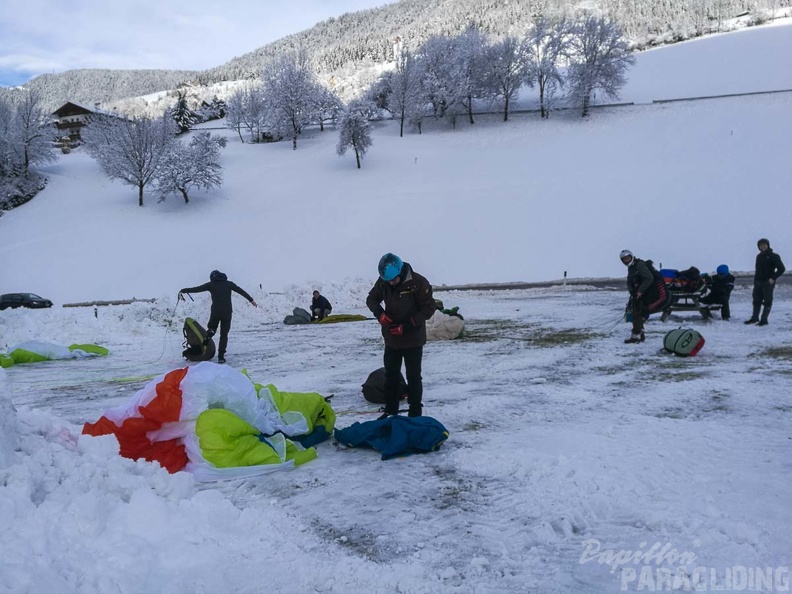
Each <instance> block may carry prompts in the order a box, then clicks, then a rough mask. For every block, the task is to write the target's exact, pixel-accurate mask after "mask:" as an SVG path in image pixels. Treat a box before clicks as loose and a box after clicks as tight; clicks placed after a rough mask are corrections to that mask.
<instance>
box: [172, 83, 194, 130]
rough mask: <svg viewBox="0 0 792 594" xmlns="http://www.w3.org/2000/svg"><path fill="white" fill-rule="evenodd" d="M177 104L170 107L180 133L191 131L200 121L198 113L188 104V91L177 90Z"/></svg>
mask: <svg viewBox="0 0 792 594" xmlns="http://www.w3.org/2000/svg"><path fill="white" fill-rule="evenodd" d="M177 93H178V98H177V99H176V105H174V106H173V107H172V108H171V109H170V116H171V117H172V118H173V121H174V122H176V126H177V127H178V128H179V132H180V133H182V134H183V133H185V132H189V131H190V130H191V129H192V127H193V126H194V125H195V124H197V123H198V122H199V121H200V118H199V117H198V115H197V114H196V113H195V112H194V111H193V110H192V109H190V106H189V105H187V92H186V91H184V92H182V91H177Z"/></svg>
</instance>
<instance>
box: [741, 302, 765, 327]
mask: <svg viewBox="0 0 792 594" xmlns="http://www.w3.org/2000/svg"><path fill="white" fill-rule="evenodd" d="M759 307H761V306H759V305H754V306H753V313H752V314H751V318H750V319H748V320H745V322H744V323H746V324H756V322H758V321H759Z"/></svg>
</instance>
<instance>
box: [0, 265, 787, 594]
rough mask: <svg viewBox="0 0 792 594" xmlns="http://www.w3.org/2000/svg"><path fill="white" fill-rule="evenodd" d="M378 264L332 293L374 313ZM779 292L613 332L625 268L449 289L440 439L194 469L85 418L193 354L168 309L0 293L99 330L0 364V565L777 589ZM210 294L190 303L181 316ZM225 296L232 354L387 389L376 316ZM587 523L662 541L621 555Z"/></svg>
mask: <svg viewBox="0 0 792 594" xmlns="http://www.w3.org/2000/svg"><path fill="white" fill-rule="evenodd" d="M416 268H417V266H416ZM367 288H368V287H367V286H362V285H361V286H354V287H347V289H346V292H342V291H343V289H341V288H340V287H336V288H334V291H335V292H334V293H330V292H329V291H328V294H330V295H335V296H336V302H337V303H338V305H337V307H338V308H339V309H338V311H343V312H348V313H365V312H364V311H363V310H362V309H361V307H360V296H361V294H362V292H363V291H364V290H365V289H367ZM791 293H792V292H790V291H789V290H788V289H787V287H780V288H779V291H778V296H777V303H778V305H777V307H776V309H775V310H774V312H773V316H772V318H771V321H772V322H773V323H772V324H771V325H770V326H768V327H766V328H756V327H755V326H744V325H743V324H742V323H740V321H739V320H741V319H742V318H743V316H747V315H748V313H749V302H748V301H749V297H750V295H749V291H748V290H744V289H737V290H735V294H734V297H733V299H732V301H733V304H732V310H733V316H734V321H732V322H722V321H720V320H717V319H716V320H715V321H712V322H704V321H702V320H700V318H698V316H697V315H692V316H684V317H683V316H673V317H672V319H671V320H669V322H667V323H665V324H663V323H661V322H659V321H651V322H650V323H649V324H648V326H647V334H648V336H647V342H646V343H644V344H641V345H637V346H634V345H624V344H623V343H622V339H623V338H624V337H625V336H626V335H627V333H628V328H627V325H626V324H624V323H622V322H619V321H618V318H619V315H620V312H621V310H622V308H623V306H624V301H625V296H624V294H623V293H621V292H614V291H598V290H588V291H587V290H566V289H552V290H528V291H504V292H482V293H475V292H473V293H471V292H453V293H443V292H440V293H438V295H437V296H438V297H440V298H442V299H443V300H444V302H445V303H446V305H447V306H454V305H456V306H459V307H460V311H461V313H463V315H465V317H466V319H467V320H468V326H467V337H466V338H465V339H463V340H460V341H453V342H443V343H430V344H429V345H428V346H427V347H426V349H425V357H424V377H425V403H426V409H425V410H426V414H429V415H432V416H434V417H435V418H437V419H439V420H441V421H442V422H443V423H444V424H445V425H446V427H447V428H448V430H449V432H450V434H451V437H450V439H449V440H448V441H447V442H446V444H445V445H443V447H442V448H441V449H440V450H439V451H438V452H436V453H432V454H427V455H423V456H412V457H408V458H403V459H398V460H393V461H390V462H381V461H380V459H379V454H378V453H377V452H374V451H367V450H346V449H342V448H340V447H339V446H337V445H335V444H333V443H331V442H325V443H323V444H321V445H320V446H319V447H318V452H319V457H318V459H317V460H315V461H313V462H310V463H308V464H306V465H304V466H301V467H299V468H297V469H295V470H287V471H283V472H280V473H275V474H270V475H267V476H265V477H261V478H258V479H254V480H245V481H235V482H231V483H225V484H203V485H194V484H193V482H192V480H191V477H190V476H189V475H186V473H179V474H177V475H168V474H167V473H165V472H164V471H162V470H160V469H158V468H155V467H153V466H152V465H151V464H148V463H145V462H141V463H135V462H132V461H129V460H125V459H121V458H118V457H117V456H115V455H114V454H113V443H112V442H113V440H112V439H111V438H110V439H96V438H85V437H82V438H78V437H77V436H78V434H79V431H80V428H81V424H82V423H83V422H84V421H93V420H96V418H98V417H99V416H100V415H101V414H102V412H103V411H104V410H105V409H106V408H107V407H108V406H112V405H116V404H120V403H122V402H125V401H126V399H128V398H129V397H130V396H131V395H132V394H133V393H134V392H135V390H137V389H139V388H140V387H142V385H143V383H144V382H145V380H144V379H141V378H142V377H145V376H149V375H153V374H159V373H163V372H165V371H168V370H170V369H172V368H175V367H179V366H181V365H182V362H181V357H180V350H181V342H180V336H179V335H178V332H177V331H176V332H174V331H170V332H168V331H167V330H166V327H165V326H164V325H163V323H164V322H165V321H167V320H168V319H169V317H170V315H171V314H172V310H165V309H164V308H162V306H161V305H159V304H158V305H157V306H156V307H154V308H153V310H152V309H151V308H150V307H149V306H148V304H145V305H140V304H138V305H132V306H118V307H111V308H102V309H100V312H99V318H98V319H95V318H94V317H93V313H92V312H91V311H90V310H89V309H71V310H66V309H64V310H60V311H59V310H51V311H39V312H23V311H13V312H5V313H6V314H10V317H11V318H12V321H13V322H19V323H18V324H17V326H19V327H22V326H27V329H26V330H25V331H23V332H20V335H19V338H20V339H24V338H26V337H27V336H37V337H42V336H47V337H52V340H61V341H65V340H67V337H71V338H75V339H80V340H93V341H96V342H99V343H100V344H104V345H105V346H108V347H109V348H110V350H111V355H110V357H109V358H108V359H105V360H82V361H64V362H51V363H45V364H39V365H28V366H14V367H11V368H10V369H8V370H6V372H5V373H4V374H2V375H4V376H5V378H6V388H7V389H9V388H10V391H11V396H12V398H13V401H14V402H15V404H16V405H17V407H18V408H19V409H20V412H19V415H18V422H17V430H18V433H19V443H20V446H21V451H19V452H16V453H15V454H14V461H13V463H12V464H11V466H10V467H8V468H6V469H5V470H2V471H0V476H2V477H3V484H4V485H5V486H4V487H3V488H2V490H0V505H2V507H3V513H2V514H0V518H2V520H0V522H2V525H3V530H2V531H0V551H2V553H3V554H2V556H0V568H2V571H0V576H2V577H0V588H5V589H6V591H11V592H55V591H58V592H114V591H117V592H125V593H137V592H140V593H143V592H151V591H159V592H251V593H253V592H294V593H298V592H426V593H430V592H465V593H467V592H618V591H625V590H626V591H640V590H639V588H638V586H639V585H640V584H643V588H642V591H658V590H660V591H667V590H668V589H669V588H664V587H662V584H663V583H664V582H663V581H662V580H663V579H664V577H663V576H664V575H665V572H670V575H671V576H672V578H675V579H677V580H678V582H677V584H678V585H679V586H680V587H679V588H677V589H678V590H680V591H685V587H684V585H685V584H686V583H687V584H691V583H695V582H694V580H697V582H698V583H699V585H702V584H703V585H706V586H707V591H709V590H713V589H714V587H713V586H716V585H720V586H723V585H725V583H726V580H727V576H728V577H729V579H731V576H732V575H737V576H739V575H741V574H740V573H739V572H740V571H742V569H741V568H745V571H746V572H747V571H748V568H750V571H751V572H752V573H751V575H752V576H754V575H755V573H756V571H759V569H761V571H762V572H763V573H762V575H763V576H764V575H765V574H766V572H767V568H772V571H771V574H770V577H771V579H772V580H774V581H773V582H772V583H773V584H774V587H775V588H776V589H775V590H769V591H787V590H784V589H783V587H785V586H784V584H788V579H789V573H788V571H786V570H785V569H783V568H785V567H789V564H790V558H789V551H790V550H792V533H791V532H790V530H789V528H790V526H792V508H790V506H789V497H788V487H789V472H790V455H789V454H790V453H791V452H792V441H790V439H791V438H792V434H791V433H790V430H789V427H790V424H789V416H790V414H792V400H790V390H789V388H790V375H789V365H790V360H792V347H791V346H790V344H789V340H788V336H789V329H790V327H792V294H791ZM254 297H255V298H256V299H257V300H258V301H259V302H260V303H261V302H262V301H263V302H272V301H277V300H280V301H281V302H283V303H286V302H289V300H290V298H291V296H269V297H267V296H264V295H259V294H257V293H256V292H255V291H254ZM240 301H241V300H240ZM206 305H207V304H206V303H201V302H197V303H195V304H192V303H191V304H190V305H189V306H188V307H187V309H181V308H182V307H184V306H183V305H180V306H179V309H178V310H177V313H178V317H179V320H180V319H181V316H182V315H184V314H195V315H198V316H199V318H200V316H201V313H202V312H205V310H206ZM171 307H172V304H171ZM152 313H153V317H154V318H155V321H154V322H149V321H148V320H147V318H148V316H149V314H152ZM5 317H8V316H5ZM716 317H717V316H716ZM200 319H202V318H200ZM234 321H235V327H234V329H232V333H231V340H230V346H229V364H231V365H233V366H234V367H237V368H240V369H241V368H246V369H248V370H249V372H250V374H251V376H252V377H253V378H254V379H257V380H259V381H261V380H265V381H267V382H272V383H274V384H275V385H276V386H278V387H279V388H281V389H287V390H295V391H314V390H318V391H320V392H321V393H323V394H325V395H328V394H334V395H335V396H334V397H333V399H332V403H333V406H334V408H335V409H336V410H337V411H338V413H339V416H338V421H337V426H339V427H346V426H348V425H350V424H351V423H353V422H355V421H363V420H368V419H371V418H374V417H375V416H376V415H374V414H361V411H365V410H372V411H373V410H376V407H375V406H374V405H369V404H367V403H366V402H365V400H364V399H363V398H362V395H361V394H360V384H361V383H362V382H363V381H364V380H365V378H366V376H367V375H368V373H369V372H370V371H372V370H373V369H375V368H377V367H378V366H380V364H381V363H380V361H381V350H382V348H381V344H380V339H379V337H378V327H377V325H376V323H375V322H374V321H365V322H354V323H347V324H337V325H331V326H308V327H305V326H285V325H283V324H281V323H280V320H279V319H277V318H276V314H275V313H273V312H272V311H269V310H268V309H267V308H264V311H260V310H255V309H253V308H251V307H248V306H246V305H245V304H244V303H241V304H238V306H237V315H236V317H235V320H234ZM678 323H684V324H688V325H693V326H694V327H696V328H698V329H699V330H700V331H701V332H702V333H703V334H704V336H705V337H706V339H707V344H706V345H705V347H704V349H703V351H702V352H701V353H700V354H699V356H697V357H695V358H691V359H681V358H676V357H674V356H670V355H666V354H661V353H659V349H660V347H661V343H662V336H663V334H664V333H665V332H666V331H667V330H668V329H670V328H673V327H675V326H676V324H678ZM4 422H5V423H7V417H5V421H4ZM3 429H4V431H3V433H4V434H7V433H8V427H7V426H6V427H4V428H3ZM0 460H2V458H0ZM597 547H600V550H599V552H600V553H604V552H605V551H606V550H612V551H613V552H614V553H619V552H624V551H628V552H629V551H632V552H636V551H637V552H642V553H646V552H647V551H649V550H654V554H653V556H652V555H649V554H645V555H644V556H642V557H641V558H640V559H639V560H638V561H637V562H632V561H625V560H622V561H621V562H619V561H613V560H607V558H606V557H603V556H595V555H594V554H593V553H594V552H595V551H597V550H598V549H597ZM652 547H654V549H652ZM663 547H665V548H663ZM672 549H673V551H676V552H677V553H676V554H677V555H686V556H685V557H682V558H680V559H678V558H677V557H676V556H674V553H673V551H672ZM661 551H662V552H661ZM606 561H607V562H606ZM696 568H704V569H706V571H705V572H703V570H699V572H698V573H696V572H695V570H696ZM735 568H737V569H735ZM757 568H759V569H757ZM611 569H613V571H611ZM735 571H736V572H737V573H735ZM631 572H634V573H631ZM702 572H703V573H702ZM747 575H748V574H747V573H746V576H747ZM680 576H681V577H680ZM776 578H777V579H776ZM746 579H747V577H746ZM752 579H754V580H755V579H756V578H752ZM713 580H714V581H713ZM779 580H780V581H779ZM784 580H787V581H784ZM752 583H754V582H752ZM652 584H653V585H654V586H653V588H654V589H650V588H649V585H652ZM746 584H747V582H746ZM622 586H624V588H622ZM691 587H692V586H691ZM691 587H688V589H687V590H688V591H689V590H690V589H691ZM745 589H746V590H747V588H745ZM730 591H731V590H730ZM734 591H737V590H734ZM765 591H768V590H767V589H765Z"/></svg>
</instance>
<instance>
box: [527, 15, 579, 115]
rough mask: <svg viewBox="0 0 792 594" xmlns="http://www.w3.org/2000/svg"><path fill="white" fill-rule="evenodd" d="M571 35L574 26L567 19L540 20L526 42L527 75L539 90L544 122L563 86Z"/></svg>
mask: <svg viewBox="0 0 792 594" xmlns="http://www.w3.org/2000/svg"><path fill="white" fill-rule="evenodd" d="M571 34H572V24H571V23H570V22H569V21H567V20H566V19H563V18H562V19H560V20H557V21H555V22H552V21H550V19H548V18H547V17H545V16H540V17H538V18H536V19H535V20H534V24H533V27H532V28H531V31H530V32H529V33H528V36H527V38H526V40H525V45H524V48H525V57H526V66H527V75H528V77H529V78H530V79H531V80H533V81H534V82H535V83H536V85H537V87H538V88H539V109H540V112H541V117H542V118H548V117H550V108H551V107H552V103H553V99H554V97H555V94H556V91H557V89H558V88H559V87H561V86H562V85H563V83H564V79H563V76H562V75H561V70H560V69H561V66H562V64H563V63H564V61H565V60H566V58H567V56H568V54H569V51H570V45H571Z"/></svg>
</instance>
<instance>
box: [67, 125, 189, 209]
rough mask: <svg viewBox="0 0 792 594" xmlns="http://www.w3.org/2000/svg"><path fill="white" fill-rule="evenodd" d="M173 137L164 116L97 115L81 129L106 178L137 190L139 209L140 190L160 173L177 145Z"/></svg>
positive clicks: (87, 148) (173, 131) (88, 149)
mask: <svg viewBox="0 0 792 594" xmlns="http://www.w3.org/2000/svg"><path fill="white" fill-rule="evenodd" d="M175 134H176V125H175V124H174V123H173V120H172V119H171V118H170V117H168V116H167V114H164V115H163V117H161V118H157V119H149V118H145V117H140V118H132V119H124V118H121V117H113V116H99V117H94V118H92V120H91V123H90V124H89V125H88V126H86V127H85V128H83V132H82V137H83V140H84V141H85V148H86V150H87V151H88V154H89V155H91V156H92V157H93V158H94V159H96V162H97V163H98V164H99V167H101V169H102V171H103V172H104V174H105V175H107V177H109V178H110V179H118V180H121V181H122V182H123V183H125V184H127V185H130V186H135V187H137V188H138V206H143V188H145V187H146V186H147V185H148V184H149V182H151V181H152V180H154V179H155V178H156V177H157V174H158V173H159V172H160V168H161V167H162V165H163V163H164V161H165V158H166V157H167V156H168V154H169V153H170V151H171V150H172V149H173V146H174V144H175V143H176V142H177V140H176V136H175Z"/></svg>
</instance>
